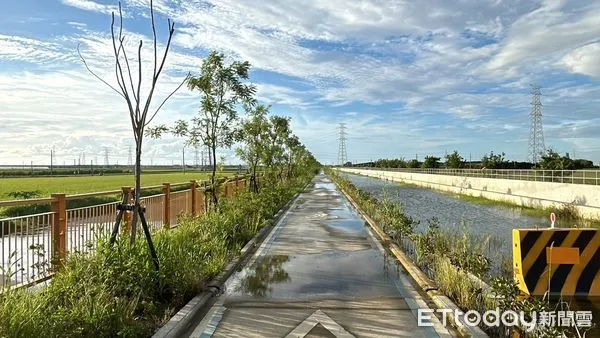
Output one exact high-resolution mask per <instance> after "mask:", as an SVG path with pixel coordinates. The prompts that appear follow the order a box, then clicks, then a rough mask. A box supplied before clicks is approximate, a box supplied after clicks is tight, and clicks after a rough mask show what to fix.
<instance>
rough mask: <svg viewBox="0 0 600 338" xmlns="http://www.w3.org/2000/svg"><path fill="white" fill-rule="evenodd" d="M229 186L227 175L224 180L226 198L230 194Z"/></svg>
mask: <svg viewBox="0 0 600 338" xmlns="http://www.w3.org/2000/svg"><path fill="white" fill-rule="evenodd" d="M228 187H229V184H228V182H227V177H225V180H224V181H223V196H224V197H225V198H227V197H228V196H229V194H228V193H229V189H228Z"/></svg>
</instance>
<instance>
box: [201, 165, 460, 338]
mask: <svg viewBox="0 0 600 338" xmlns="http://www.w3.org/2000/svg"><path fill="white" fill-rule="evenodd" d="M374 238H375V237H373V234H372V233H371V231H370V230H369V229H367V228H366V227H365V226H364V222H363V221H362V220H361V219H360V217H359V216H358V215H357V214H356V213H355V212H354V211H353V209H352V207H351V206H350V204H349V203H348V201H347V200H346V199H345V198H344V197H343V196H342V195H341V194H340V193H339V192H338V191H337V190H336V187H335V185H334V184H333V183H331V181H330V180H329V179H328V178H327V177H325V176H323V175H319V176H316V177H315V178H314V180H313V185H312V186H311V187H310V188H308V189H307V190H306V191H305V192H303V193H302V194H301V195H300V196H299V197H298V198H297V199H296V201H295V202H294V203H293V204H292V207H291V209H290V211H289V212H288V213H286V214H285V215H284V217H283V218H282V219H281V220H280V222H279V224H278V225H277V226H276V227H275V229H274V230H273V231H272V233H271V234H270V235H269V236H268V237H267V239H266V240H265V242H264V243H263V244H262V245H261V247H260V248H259V249H258V250H257V252H256V253H255V255H254V256H253V257H252V258H251V259H250V260H249V261H248V263H247V264H246V266H245V267H244V268H243V269H242V270H241V271H240V272H239V273H237V274H235V275H233V276H232V277H231V278H229V280H228V281H227V283H226V285H225V291H224V292H223V294H222V295H221V296H220V297H219V298H218V299H217V301H216V303H215V304H214V306H213V307H212V308H211V309H210V310H209V311H208V313H207V315H206V316H205V317H204V319H202V321H201V322H200V323H198V325H197V326H196V327H195V329H194V331H193V332H192V333H191V337H210V336H214V337H383V336H388V337H449V336H450V334H449V333H448V331H447V330H446V329H445V328H444V327H442V326H441V325H440V324H439V322H436V323H435V326H433V327H419V326H418V325H417V309H418V308H419V307H421V308H423V307H427V305H426V304H425V302H424V301H423V300H422V299H421V296H420V295H419V294H418V293H417V292H416V291H415V289H414V287H413V286H412V285H411V283H410V281H409V280H408V277H407V275H406V274H405V273H404V272H403V271H402V269H401V268H399V267H398V266H397V265H396V263H395V260H394V259H393V257H388V256H386V255H385V254H384V251H383V248H382V247H381V245H379V243H378V242H376V241H375V239H374Z"/></svg>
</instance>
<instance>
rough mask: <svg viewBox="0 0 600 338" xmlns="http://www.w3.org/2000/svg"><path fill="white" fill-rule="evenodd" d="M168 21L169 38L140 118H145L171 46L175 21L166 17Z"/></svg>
mask: <svg viewBox="0 0 600 338" xmlns="http://www.w3.org/2000/svg"><path fill="white" fill-rule="evenodd" d="M153 22H154V21H153ZM168 23H169V38H168V39H167V46H166V47H165V54H164V56H163V59H162V61H161V63H160V67H159V68H158V71H157V72H156V74H155V75H154V78H153V79H152V87H151V88H150V94H148V98H147V100H146V105H145V106H144V111H143V113H142V120H145V119H146V116H147V114H148V108H150V102H151V101H152V95H153V94H154V88H156V82H157V81H158V76H159V75H160V73H161V72H162V69H163V66H164V65H165V61H166V60H167V54H168V53H169V48H170V46H171V39H172V38H173V33H175V23H171V19H168Z"/></svg>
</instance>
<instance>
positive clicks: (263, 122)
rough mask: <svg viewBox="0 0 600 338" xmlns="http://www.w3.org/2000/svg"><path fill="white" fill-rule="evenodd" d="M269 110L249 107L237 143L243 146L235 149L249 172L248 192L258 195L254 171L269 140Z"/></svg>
mask: <svg viewBox="0 0 600 338" xmlns="http://www.w3.org/2000/svg"><path fill="white" fill-rule="evenodd" d="M269 108H270V107H267V106H264V105H258V106H256V107H249V109H247V112H248V114H249V116H248V118H246V119H245V120H244V121H243V122H242V128H241V132H240V137H239V139H238V141H241V142H242V143H243V144H244V145H243V146H242V147H240V148H238V149H237V151H236V153H237V155H238V156H239V157H240V159H241V160H242V161H244V162H246V164H247V165H248V170H249V171H250V191H252V192H255V193H258V189H259V187H258V184H257V181H256V171H257V169H258V166H259V164H260V163H261V157H262V158H264V155H263V154H264V153H265V152H266V150H267V147H268V144H269V142H270V140H269V134H268V132H269V127H270V125H269V120H268V118H267V114H268V112H269Z"/></svg>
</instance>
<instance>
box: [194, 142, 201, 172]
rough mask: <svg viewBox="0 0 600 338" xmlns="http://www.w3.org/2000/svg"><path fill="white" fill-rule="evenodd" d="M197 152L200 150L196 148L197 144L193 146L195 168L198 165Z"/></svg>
mask: <svg viewBox="0 0 600 338" xmlns="http://www.w3.org/2000/svg"><path fill="white" fill-rule="evenodd" d="M199 153H200V152H199V150H198V146H195V147H194V167H195V168H196V169H198V166H199V165H200V158H199V157H198V156H199Z"/></svg>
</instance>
